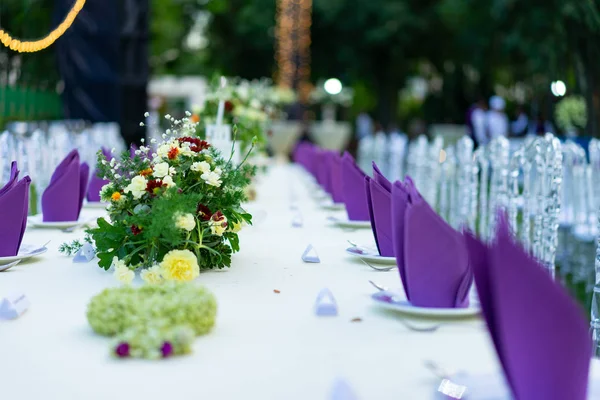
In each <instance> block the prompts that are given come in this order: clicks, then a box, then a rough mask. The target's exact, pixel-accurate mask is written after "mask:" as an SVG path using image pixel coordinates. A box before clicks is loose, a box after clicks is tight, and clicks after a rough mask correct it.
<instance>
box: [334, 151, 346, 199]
mask: <svg viewBox="0 0 600 400" xmlns="http://www.w3.org/2000/svg"><path fill="white" fill-rule="evenodd" d="M331 197H332V198H333V202H334V203H343V202H344V191H343V190H342V157H340V155H339V154H337V153H335V154H333V156H332V157H331Z"/></svg>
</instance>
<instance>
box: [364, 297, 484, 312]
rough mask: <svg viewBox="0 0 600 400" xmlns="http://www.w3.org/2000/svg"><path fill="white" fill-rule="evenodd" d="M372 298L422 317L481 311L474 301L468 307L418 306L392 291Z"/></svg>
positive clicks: (384, 305) (387, 307)
mask: <svg viewBox="0 0 600 400" xmlns="http://www.w3.org/2000/svg"><path fill="white" fill-rule="evenodd" d="M371 298H372V299H373V300H374V301H375V303H376V304H377V305H379V306H380V307H382V308H386V309H388V310H394V311H400V312H402V313H404V314H411V315H418V316H420V317H443V318H448V317H469V316H474V315H477V314H479V313H480V312H481V308H480V307H479V304H473V302H471V304H470V305H469V307H466V308H433V307H416V306H413V305H412V304H410V303H409V302H408V300H406V299H405V298H404V296H401V295H399V294H397V293H394V292H390V291H381V292H377V293H374V294H373V295H371Z"/></svg>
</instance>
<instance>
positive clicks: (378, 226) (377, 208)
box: [365, 176, 394, 257]
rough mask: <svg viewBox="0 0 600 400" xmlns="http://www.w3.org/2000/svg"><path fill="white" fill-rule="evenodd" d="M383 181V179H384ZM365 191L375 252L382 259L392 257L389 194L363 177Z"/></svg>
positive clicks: (392, 242) (392, 243)
mask: <svg viewBox="0 0 600 400" xmlns="http://www.w3.org/2000/svg"><path fill="white" fill-rule="evenodd" d="M384 179H385V178H384ZM365 191H366V194H367V204H368V205H369V217H370V218H371V228H372V229H373V236H374V237H375V244H377V250H378V251H379V255H380V256H382V257H394V241H393V238H392V208H391V207H392V199H391V193H390V191H388V190H387V189H386V188H385V187H383V186H381V185H380V184H379V183H377V182H376V181H375V180H373V179H371V178H369V177H368V176H365Z"/></svg>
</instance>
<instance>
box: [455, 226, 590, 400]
mask: <svg viewBox="0 0 600 400" xmlns="http://www.w3.org/2000/svg"><path fill="white" fill-rule="evenodd" d="M498 220H499V223H498V228H497V233H496V240H495V242H494V243H493V244H492V245H491V246H487V245H485V244H483V243H482V242H480V241H479V240H478V239H476V238H475V237H473V236H472V235H471V234H466V235H465V236H466V243H467V248H468V251H469V256H470V258H471V265H472V266H473V271H474V273H475V284H476V287H477V292H478V294H479V300H480V302H481V308H482V310H483V315H484V317H485V321H486V324H487V326H488V330H489V332H490V334H491V336H492V340H493V342H494V346H495V347H496V352H497V353H498V357H499V359H500V362H501V364H502V369H503V370H504V373H505V375H506V380H507V382H508V384H509V386H510V388H511V390H512V393H513V395H514V397H515V398H516V399H519V400H530V399H531V400H534V399H535V400H537V399H544V400H563V399H569V400H585V399H586V392H587V385H588V373H589V365H590V358H591V355H592V346H591V341H590V336H589V332H588V324H587V323H586V320H585V318H584V317H583V315H582V312H581V310H580V308H579V306H578V305H577V304H576V303H575V302H574V301H573V300H572V299H571V298H570V296H569V295H568V294H567V292H566V291H565V290H564V289H563V288H562V287H561V286H560V285H559V284H558V283H556V282H554V281H553V280H552V278H551V277H550V275H549V274H548V273H547V272H546V271H545V270H544V269H543V268H542V267H541V266H540V265H539V264H538V263H537V262H536V261H535V260H534V259H533V258H531V257H530V256H529V255H528V254H527V253H526V252H525V251H523V249H522V248H521V247H520V246H519V245H518V244H516V243H515V242H514V241H513V239H512V237H511V235H510V230H509V227H508V223H507V222H506V218H505V216H504V214H501V215H500V216H499V217H498Z"/></svg>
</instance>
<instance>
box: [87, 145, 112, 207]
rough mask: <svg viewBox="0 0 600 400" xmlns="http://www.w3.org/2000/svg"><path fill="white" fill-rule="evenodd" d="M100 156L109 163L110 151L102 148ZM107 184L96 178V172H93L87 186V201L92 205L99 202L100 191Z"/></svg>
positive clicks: (103, 180) (105, 181) (110, 158)
mask: <svg viewBox="0 0 600 400" xmlns="http://www.w3.org/2000/svg"><path fill="white" fill-rule="evenodd" d="M102 154H103V155H104V158H106V160H107V161H110V160H112V158H113V157H112V154H111V153H110V150H108V149H106V148H104V147H103V148H102ZM108 183H109V181H107V180H105V179H102V178H100V177H98V171H94V175H93V176H92V177H91V178H90V184H89V186H88V192H87V200H88V201H89V202H93V203H98V202H100V190H101V189H102V187H103V186H104V185H107V184H108Z"/></svg>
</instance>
